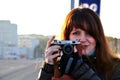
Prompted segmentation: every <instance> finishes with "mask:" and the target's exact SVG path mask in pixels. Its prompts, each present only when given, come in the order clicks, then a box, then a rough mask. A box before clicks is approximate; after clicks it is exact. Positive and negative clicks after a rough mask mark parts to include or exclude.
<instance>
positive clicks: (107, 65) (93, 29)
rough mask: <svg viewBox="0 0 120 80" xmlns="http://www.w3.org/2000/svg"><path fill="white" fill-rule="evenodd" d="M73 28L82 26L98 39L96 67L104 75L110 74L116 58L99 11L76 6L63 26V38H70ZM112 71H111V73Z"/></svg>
mask: <svg viewBox="0 0 120 80" xmlns="http://www.w3.org/2000/svg"><path fill="white" fill-rule="evenodd" d="M73 28H80V29H82V30H84V31H86V32H87V33H88V34H90V35H91V36H92V37H93V38H94V39H95V40H96V51H95V55H96V68H97V71H98V72H99V73H100V74H102V75H104V77H108V76H110V74H111V73H112V71H111V70H112V69H114V64H113V58H115V57H114V56H113V55H112V53H111V51H110V48H109V46H108V43H107V40H106V37H105V34H104V30H103V26H102V23H101V20H100V18H99V16H98V15H97V13H95V12H94V11H92V10H91V9H89V8H74V9H72V10H71V11H70V12H69V13H68V15H67V16H66V18H65V22H64V24H63V26H62V32H61V39H62V40H69V35H70V32H71V31H72V29H73ZM110 71H111V73H110Z"/></svg>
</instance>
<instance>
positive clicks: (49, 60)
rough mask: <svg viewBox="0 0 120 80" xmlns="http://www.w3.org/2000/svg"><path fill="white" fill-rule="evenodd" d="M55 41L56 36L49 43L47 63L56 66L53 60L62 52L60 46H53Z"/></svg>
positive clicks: (47, 46)
mask: <svg viewBox="0 0 120 80" xmlns="http://www.w3.org/2000/svg"><path fill="white" fill-rule="evenodd" d="M54 39H55V36H52V38H51V39H50V40H49V41H48V42H47V45H46V48H45V62H46V63H48V64H54V61H53V59H54V58H56V57H57V56H59V52H60V46H58V45H52V43H53V40H54ZM53 53H55V54H53Z"/></svg>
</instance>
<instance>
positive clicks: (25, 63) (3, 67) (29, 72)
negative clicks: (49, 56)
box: [0, 60, 40, 80]
mask: <svg viewBox="0 0 120 80" xmlns="http://www.w3.org/2000/svg"><path fill="white" fill-rule="evenodd" d="M39 69H40V67H38V66H36V61H34V60H33V61H31V60H0V80H36V78H37V75H38V72H39Z"/></svg>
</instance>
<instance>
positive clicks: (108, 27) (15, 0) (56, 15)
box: [0, 0, 120, 38]
mask: <svg viewBox="0 0 120 80" xmlns="http://www.w3.org/2000/svg"><path fill="white" fill-rule="evenodd" d="M119 7H120V5H119V0H102V1H101V11H100V17H101V20H102V23H103V26H104V30H105V34H106V35H107V36H113V37H118V38H120V30H119V27H120V22H119V21H120V10H119ZM69 11H70V0H0V20H10V21H11V23H15V24H17V25H18V34H43V35H54V34H58V33H59V30H60V29H61V25H62V23H63V21H64V18H65V16H66V15H67V13H68V12H69Z"/></svg>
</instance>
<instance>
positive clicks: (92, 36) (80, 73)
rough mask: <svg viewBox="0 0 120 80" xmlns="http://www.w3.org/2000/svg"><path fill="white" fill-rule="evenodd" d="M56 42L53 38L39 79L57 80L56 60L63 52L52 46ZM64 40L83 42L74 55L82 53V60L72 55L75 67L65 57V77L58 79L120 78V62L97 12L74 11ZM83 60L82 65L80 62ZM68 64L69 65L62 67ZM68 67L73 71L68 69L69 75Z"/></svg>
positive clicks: (66, 22)
mask: <svg viewBox="0 0 120 80" xmlns="http://www.w3.org/2000/svg"><path fill="white" fill-rule="evenodd" d="M54 39H55V37H54V36H53V37H52V38H51V39H50V40H49V41H48V43H47V46H46V49H45V64H44V67H43V68H42V69H41V74H40V76H39V80H52V79H53V75H54V58H56V57H57V56H59V52H60V51H61V46H59V45H52V44H53V40H54ZM61 39H62V40H71V41H79V42H80V44H78V45H75V47H74V53H73V55H74V54H78V55H77V56H78V57H77V56H75V57H74V56H73V55H72V56H71V57H72V59H73V62H72V65H70V64H68V63H69V60H70V59H69V58H68V57H64V58H61V60H60V71H61V72H62V74H61V78H60V79H58V80H62V79H63V76H64V74H65V76H66V78H69V80H70V79H72V80H119V79H120V60H119V58H118V57H117V56H115V55H114V54H113V53H111V51H110V49H109V46H108V44H107V41H106V37H105V34H104V30H103V26H102V24H101V21H100V18H99V16H98V15H97V14H96V13H95V12H94V11H92V10H91V9H89V8H75V9H72V10H71V11H70V12H69V13H68V15H67V16H66V19H65V22H64V24H63V27H62V33H61ZM55 52H58V53H55ZM53 53H55V54H53ZM63 55H64V54H63ZM66 58H67V59H66ZM76 58H77V59H76ZM81 59H82V62H79V61H80V60H81ZM65 62H66V64H64V65H61V64H62V63H65ZM78 62H79V63H78ZM67 65H70V66H69V67H70V68H69V69H67V70H68V72H67V73H66V66H67ZM71 66H72V67H71ZM64 78H65V77H64ZM54 80H55V78H54Z"/></svg>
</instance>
